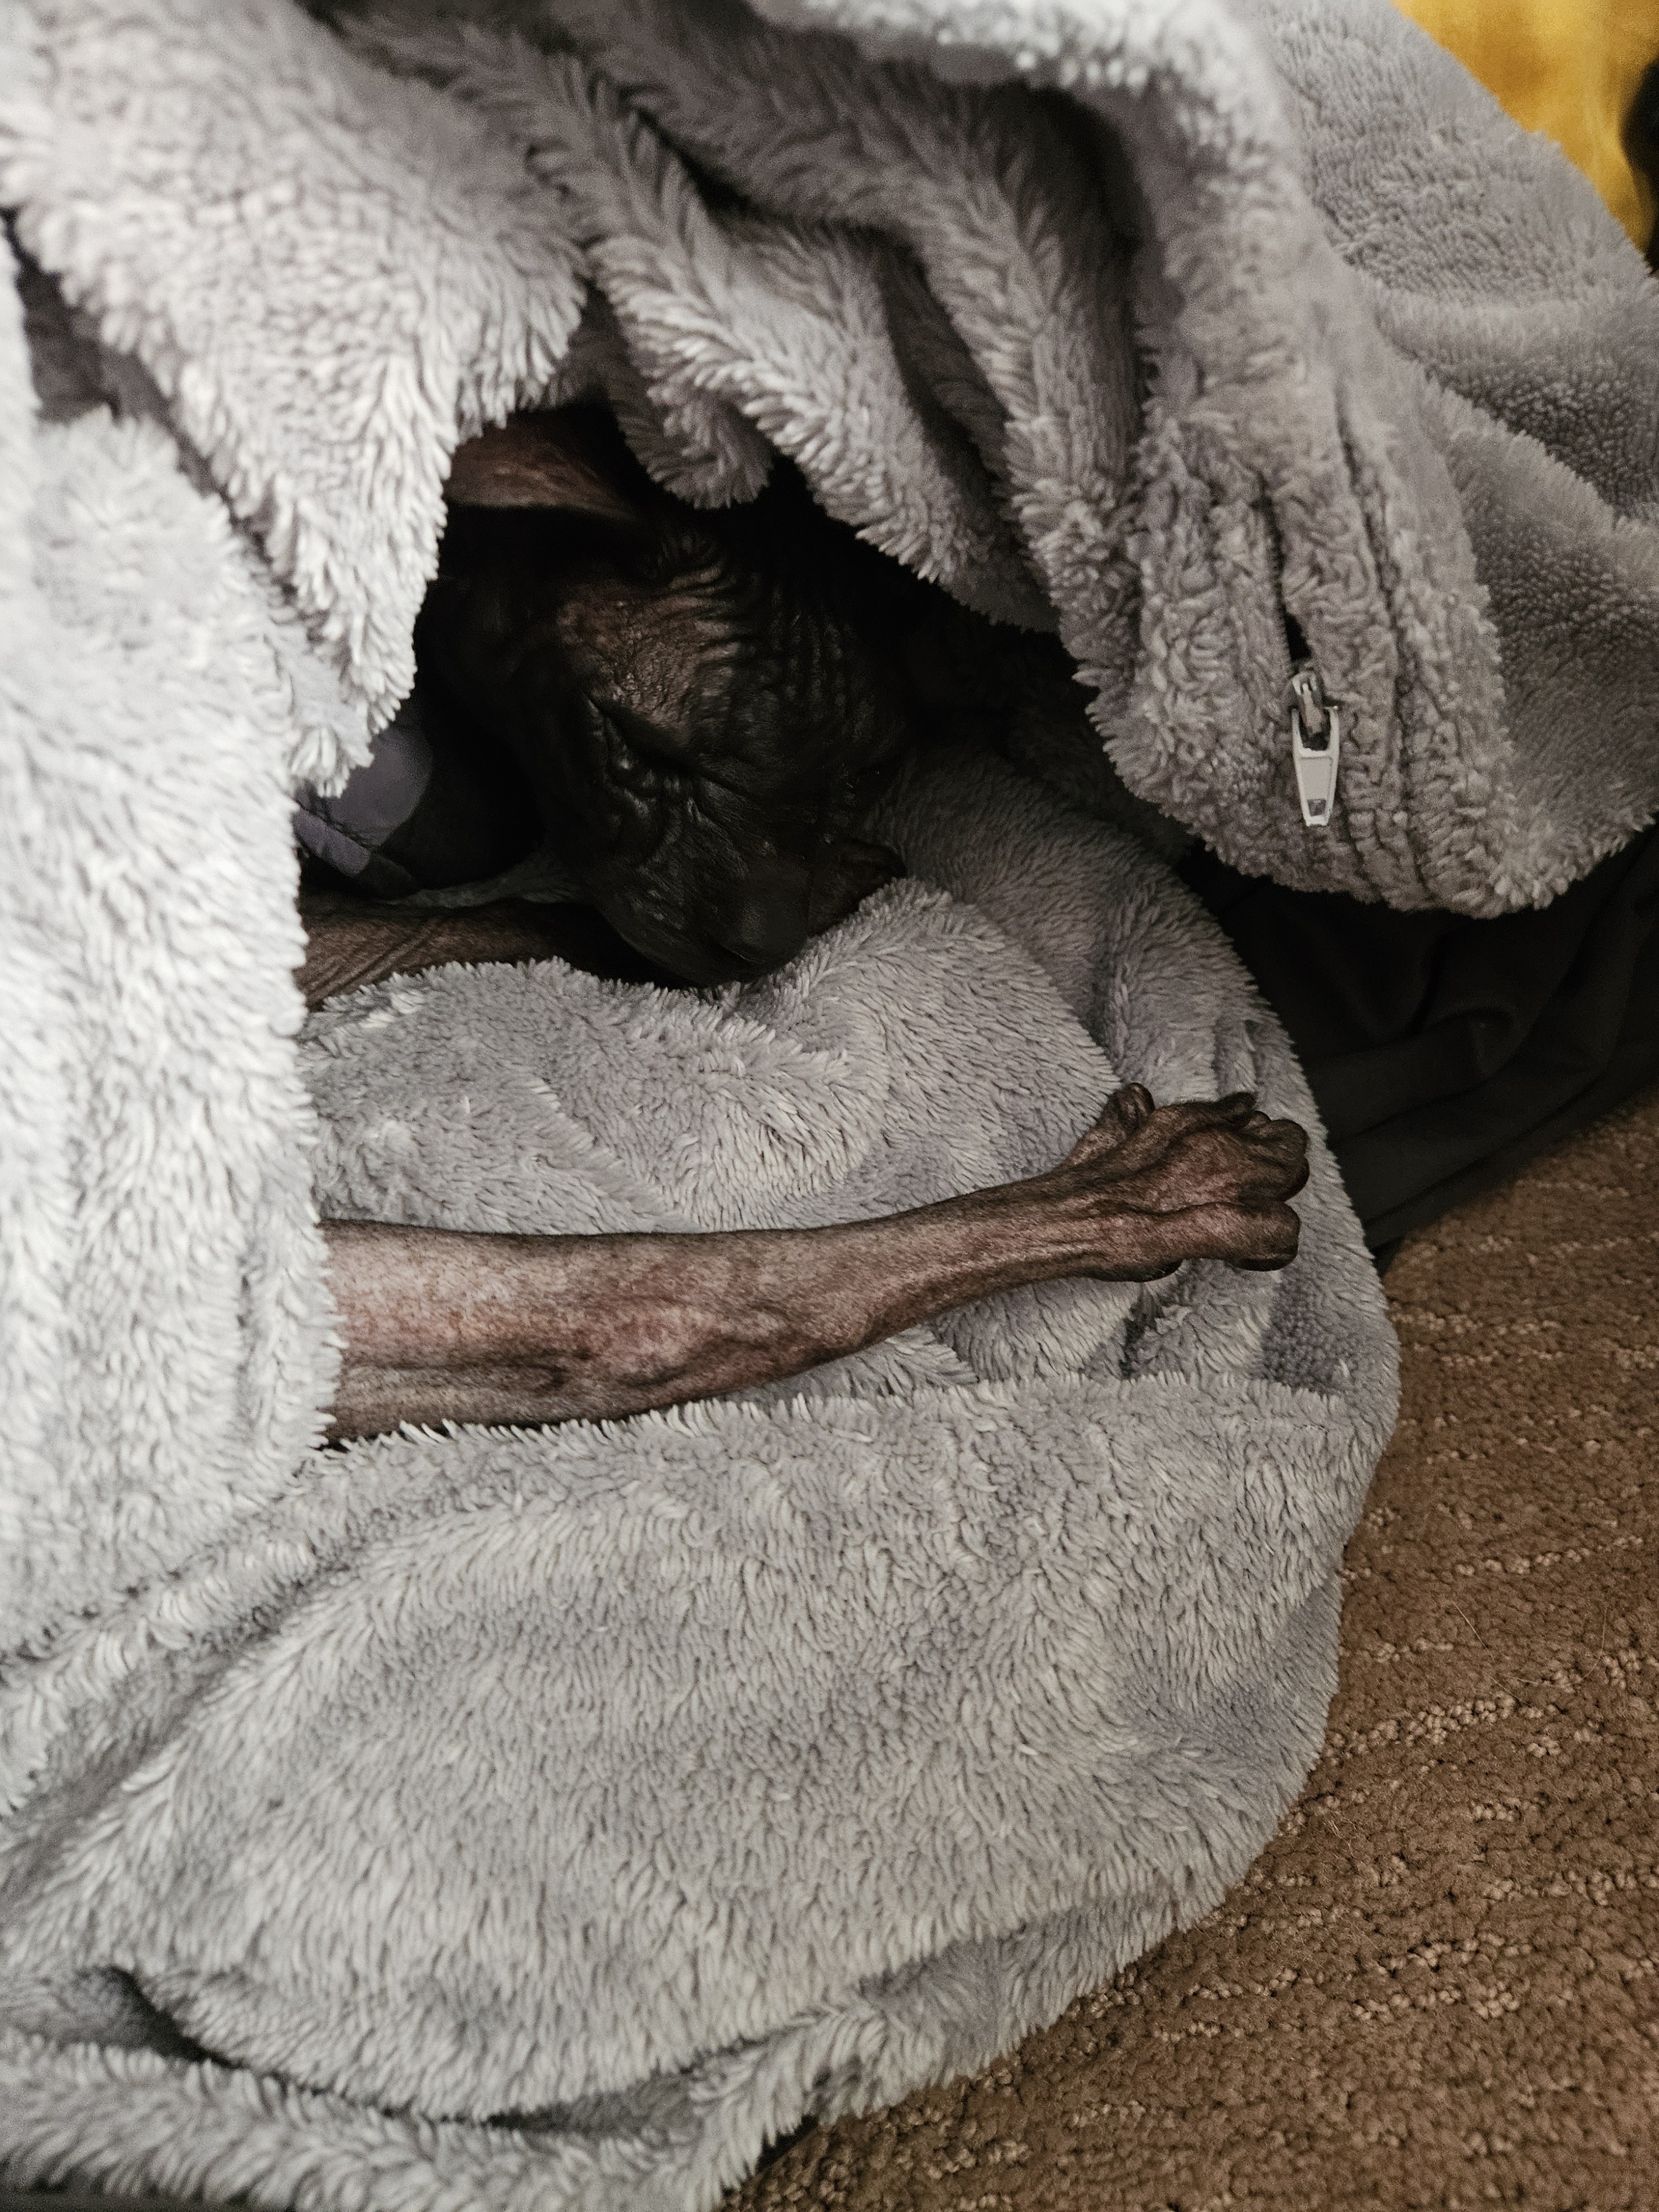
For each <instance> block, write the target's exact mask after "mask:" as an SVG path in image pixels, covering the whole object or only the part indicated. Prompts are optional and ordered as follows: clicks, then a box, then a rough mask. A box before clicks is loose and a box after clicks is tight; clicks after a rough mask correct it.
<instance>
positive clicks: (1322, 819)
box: [1291, 660, 1342, 829]
mask: <svg viewBox="0 0 1659 2212" xmlns="http://www.w3.org/2000/svg"><path fill="white" fill-rule="evenodd" d="M1341 759H1342V718H1341V715H1340V714H1339V713H1338V711H1337V709H1336V708H1334V706H1332V704H1331V702H1330V701H1329V700H1328V698H1327V697H1326V696H1325V687H1324V685H1323V684H1322V683H1321V682H1320V680H1319V671H1318V670H1317V669H1316V667H1315V666H1314V665H1313V663H1312V661H1311V660H1300V661H1298V662H1297V665H1296V666H1295V667H1294V668H1293V669H1292V670H1291V760H1292V761H1293V762H1294V763H1295V766H1296V788H1297V797H1298V798H1299V799H1301V801H1302V819H1303V820H1304V822H1305V823H1307V825H1308V827H1309V829H1328V828H1329V827H1330V820H1331V809H1332V808H1333V807H1334V805H1335V804H1336V772H1337V769H1338V768H1339V767H1340V764H1341Z"/></svg>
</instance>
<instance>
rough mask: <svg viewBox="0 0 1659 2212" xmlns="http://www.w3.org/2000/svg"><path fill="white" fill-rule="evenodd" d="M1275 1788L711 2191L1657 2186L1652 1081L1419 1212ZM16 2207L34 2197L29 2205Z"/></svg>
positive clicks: (908, 2206)
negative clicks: (1311, 1699)
mask: <svg viewBox="0 0 1659 2212" xmlns="http://www.w3.org/2000/svg"><path fill="white" fill-rule="evenodd" d="M1389 1310H1390V1311H1391V1313H1392V1314H1393V1316H1394V1319H1395V1325H1396V1326H1397V1328H1399V1331H1400V1336H1401V1382H1402V1385H1403V1392H1402V1401H1401V1417H1400V1427H1399V1430H1398V1431H1397V1432H1396V1434H1395V1438H1394V1441H1393V1443H1391V1444H1390V1445H1389V1449H1388V1451H1387V1452H1386V1453H1385V1454H1384V1455H1383V1464H1382V1465H1381V1467H1380V1468H1378V1469H1377V1474H1376V1483H1375V1484H1374V1486H1373V1487H1372V1491H1371V1495H1370V1500H1369V1502H1368V1504H1367V1506H1366V1510H1365V1513H1364V1517H1363V1518H1362V1520H1361V1522H1360V1524H1359V1526H1358V1528H1357V1529H1356V1530H1355V1531H1354V1534H1353V1536H1352V1539H1351V1540H1350V1542H1349V1545H1348V1550H1347V1554H1346V1559H1345V1561H1344V1578H1345V1582H1346V1589H1347V1597H1346V1602H1345V1604H1344V1607H1343V1619H1342V1664H1341V1684H1340V1688H1339V1690H1338V1692H1337V1696H1336V1701H1335V1703H1334V1705H1333V1707H1332V1709H1331V1718H1330V1726H1329V1729H1328V1734H1327V1737H1326V1744H1325V1750H1324V1753H1323V1755H1322V1758H1321V1759H1320V1761H1319V1764H1318V1765H1317V1766H1316V1768H1315V1769H1314V1771H1313V1773H1312V1774H1311V1775H1310V1777H1309V1780H1308V1785H1307V1788H1306V1790H1304V1793H1303V1796H1302V1797H1301V1799H1300V1800H1299V1802H1297V1805H1296V1806H1295V1807H1294V1808H1292V1810H1291V1813H1290V1814H1288V1815H1287V1816H1286V1818H1285V1821H1284V1823H1283V1825H1282V1826H1281V1827H1280V1829H1279V1833H1278V1834H1277V1835H1276V1836H1275V1837H1274V1838H1273V1843H1272V1844H1271V1845H1270V1846H1269V1848H1268V1850H1267V1851H1266V1852H1265V1853H1264V1854H1263V1856H1262V1857H1261V1859H1260V1860H1259V1861H1258V1862H1257V1863H1256V1864H1255V1866H1254V1867H1253V1868H1252V1869H1251V1870H1250V1872H1249V1875H1247V1876H1246V1878H1245V1880H1244V1881H1243V1882H1241V1883H1240V1884H1239V1885H1238V1887H1237V1888H1236V1889H1234V1890H1233V1891H1231V1893H1229V1895H1228V1896H1227V1897H1226V1898H1225V1899H1224V1900H1223V1902H1222V1904H1221V1905H1219V1906H1218V1908H1217V1910H1216V1911H1214V1912H1212V1914H1210V1916H1209V1917H1208V1918H1207V1919H1206V1920H1204V1921H1201V1922H1200V1923H1199V1925H1198V1926H1196V1927H1195V1928H1191V1929H1188V1930H1187V1931H1186V1932H1185V1933H1184V1934H1182V1935H1180V1936H1172V1937H1171V1938H1170V1941H1169V1942H1167V1943H1165V1944H1164V1945H1163V1946H1162V1947H1161V1948H1160V1949H1159V1950H1158V1952H1157V1953H1156V1954H1154V1955H1153V1956H1152V1957H1151V1958H1149V1959H1146V1960H1142V1961H1141V1962H1140V1963H1139V1965H1138V1966H1133V1967H1131V1968H1129V1969H1128V1970H1127V1972H1125V1973H1123V1974H1121V1975H1120V1976H1119V1977H1118V1978H1117V1979H1116V1980H1115V1982H1113V1983H1112V1984H1110V1985H1109V1986H1108V1987H1106V1988H1104V1989H1102V1990H1097V1991H1095V1992H1093V1993H1091V1995H1090V1996H1086V1997H1085V1998H1083V1999H1082V2000H1080V2001H1079V2002H1078V2003H1077V2004H1075V2005H1073V2007H1072V2008H1071V2009H1070V2010H1069V2011H1068V2012H1067V2013H1066V2015H1065V2017H1064V2018H1063V2019H1061V2020H1060V2021H1056V2022H1055V2024H1054V2027H1052V2028H1050V2029H1049V2030H1048V2031H1047V2032H1046V2033H1043V2034H1041V2035H1035V2036H1032V2037H1030V2038H1029V2039H1027V2040H1026V2042H1025V2043H1024V2045H1021V2047H1020V2049H1019V2050H1018V2051H1015V2052H1012V2053H1011V2054H1010V2055H1009V2056H1008V2057H1006V2058H1002V2059H1000V2060H999V2061H998V2062H997V2063H995V2064H994V2065H993V2066H990V2067H987V2068H986V2069H984V2070H983V2071H982V2072H981V2073H980V2074H978V2075H972V2076H969V2077H966V2078H964V2079H963V2080H960V2081H953V2082H951V2083H949V2084H948V2085H945V2086H941V2087H936V2088H928V2089H925V2090H922V2091H920V2092H918V2093H916V2094H915V2096H912V2097H908V2098H906V2099H905V2100H903V2102H902V2104H900V2105H898V2106H896V2107H895V2108H894V2109H892V2110H890V2111H887V2112H877V2113H872V2114H870V2115H869V2116H868V2117H867V2118H861V2119H850V2118H849V2119H846V2120H842V2121H841V2122H840V2123H838V2124H836V2126H835V2127H833V2128H823V2129H811V2130H808V2132H807V2133H806V2135H805V2136H804V2137H803V2138H802V2140H801V2141H800V2142H799V2143H798V2144H796V2145H795V2146H794V2147H793V2148H791V2149H790V2150H789V2151H788V2152H787V2153H786V2154H784V2155H782V2156H781V2157H780V2158H779V2159H777V2160H775V2162H774V2163H773V2164H772V2165H771V2166H769V2169H768V2170H767V2172H765V2173H763V2174H762V2175H761V2176H759V2177H758V2178H757V2179H756V2180H755V2181H753V2182H751V2183H750V2185H749V2186H748V2188H746V2189H745V2190H744V2192H743V2194H742V2195H741V2197H738V2198H736V2199H735V2200H734V2201H733V2203H732V2212H739V2208H741V2212H895V2208H896V2207H902V2208H903V2212H976V2209H977V2208H979V2207H981V2206H983V2205H985V2204H986V2203H992V2204H995V2205H996V2206H998V2207H999V2208H1000V2212H1001V2208H1006V2212H1147V2208H1148V2207H1153V2206H1155V2207H1158V2208H1159V2212H1163V2208H1165V2207H1170V2206H1176V2205H1178V2206H1180V2207H1182V2212H1185V2208H1187V2207H1189V2206H1190V2207H1193V2208H1197V2207H1200V2206H1203V2207H1208V2206H1212V2205H1214V2206H1231V2205H1249V2206H1252V2207H1255V2206H1257V2205H1271V2206H1272V2207H1273V2212H1362V2209H1363V2212H1425V2208H1426V2207H1429V2206H1432V2207H1434V2208H1435V2212H1477V2208H1484V2207H1486V2206H1490V2205H1495V2204H1503V2205H1512V2204H1515V2205H1528V2206H1531V2205H1540V2206H1549V2207H1551V2208H1552V2212H1553V2209H1554V2208H1565V2207H1567V2206H1579V2205H1583V2206H1593V2207H1594V2208H1595V2212H1649V2208H1650V2206H1652V2205H1653V2204H1654V2203H1659V2130H1656V2127H1655V2124H1654V2112H1655V2083H1654V2042H1655V2036H1656V2033H1659V2007H1656V2002H1655V1996H1656V1992H1655V1987H1654V1981H1655V1975H1654V1916H1655V1906H1656V1898H1659V1855H1656V1851H1655V1837H1654V1819H1653V1808H1654V1803H1655V1799H1656V1794H1659V1724H1656V1705H1659V1587H1656V1583H1655V1577H1654V1573H1653V1553H1654V1547H1655V1545H1656V1544H1659V1452H1656V1450H1655V1448H1654V1375H1655V1370H1656V1368H1659V1091H1648V1092H1647V1093H1646V1094H1645V1096H1644V1098H1643V1099H1641V1100H1640V1101H1639V1102H1636V1103H1632V1104H1629V1105H1627V1106H1626V1108H1625V1109H1623V1110H1622V1111H1620V1113H1619V1114H1618V1115H1616V1116H1614V1117H1613V1119H1612V1120H1611V1121H1607V1122H1604V1123H1603V1124H1602V1125H1601V1127H1598V1128H1595V1129H1592V1130H1587V1131H1584V1132H1582V1133H1580V1134H1579V1135H1577V1137H1575V1138H1574V1139H1573V1140H1572V1142H1571V1145H1570V1146H1565V1147H1564V1148H1563V1149H1562V1150H1560V1151H1559V1152H1553V1153H1552V1154H1551V1155H1550V1156H1549V1157H1548V1158H1546V1159H1540V1160H1535V1161H1534V1162H1533V1164H1531V1165H1530V1166H1529V1167H1528V1168H1527V1169H1526V1170H1524V1171H1523V1172H1522V1174H1521V1175H1520V1176H1519V1177H1518V1178H1517V1180H1516V1182H1514V1183H1513V1184H1512V1185H1511V1186H1510V1188H1508V1189H1506V1190H1503V1191H1497V1192H1492V1193H1490V1194H1487V1195H1486V1196H1485V1197H1483V1198H1480V1199H1478V1200H1474V1202H1473V1203H1471V1204H1469V1205H1468V1206H1462V1207H1460V1208H1459V1210H1458V1212H1456V1213H1455V1214H1454V1215H1452V1216H1450V1217H1449V1218H1447V1219H1446V1220H1444V1221H1443V1222H1439V1223H1437V1224H1436V1225H1435V1227H1434V1228H1433V1229H1432V1230H1430V1231H1422V1232H1419V1234H1417V1235H1415V1236H1413V1237H1410V1238H1409V1239H1408V1240H1407V1244H1406V1247H1405V1249H1404V1250H1403V1251H1402V1252H1401V1255H1400V1257H1399V1259H1398V1260H1397V1261H1395V1265H1394V1266H1393V1267H1391V1268H1390V1269H1389ZM40 2212H51V2208H50V2207H47V2206H45V2205H42V2206H41V2207H40Z"/></svg>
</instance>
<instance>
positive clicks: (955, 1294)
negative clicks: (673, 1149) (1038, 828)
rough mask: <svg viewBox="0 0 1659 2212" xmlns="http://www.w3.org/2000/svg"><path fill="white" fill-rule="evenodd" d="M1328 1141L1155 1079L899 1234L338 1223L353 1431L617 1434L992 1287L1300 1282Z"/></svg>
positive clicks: (910, 1220) (346, 1400)
mask: <svg viewBox="0 0 1659 2212" xmlns="http://www.w3.org/2000/svg"><path fill="white" fill-rule="evenodd" d="M1306 1161H1307V1139H1306V1138H1305V1136H1304V1133H1303V1132H1302V1131H1301V1130H1300V1129H1299V1128H1298V1127H1297V1126H1296V1124H1295V1123H1294V1122H1291V1121H1270V1120H1269V1119H1268V1118H1267V1115H1264V1114H1261V1113H1259V1112H1258V1111H1257V1110H1256V1108H1255V1101H1254V1100H1253V1099H1252V1098H1250V1097H1249V1096H1247V1095H1245V1094H1242V1093H1241V1094H1240V1095H1238V1096H1237V1097H1232V1098H1225V1099H1222V1100H1221V1101H1219V1102H1218V1103H1213V1104H1212V1103H1204V1104H1190V1105H1177V1106H1165V1107H1154V1106H1153V1104H1152V1099H1151V1097H1149V1095H1148V1094H1147V1093H1146V1091H1144V1090H1142V1089H1141V1088H1140V1087H1139V1085H1131V1086H1130V1087H1129V1088H1128V1089H1127V1090H1124V1091H1119V1092H1118V1093H1117V1094H1116V1096H1115V1098H1114V1099H1113V1100H1112V1101H1111V1102H1110V1103H1109V1105H1108V1107H1107V1109H1106V1111H1105V1112H1104V1113H1103V1115H1102V1116H1101V1118H1100V1120H1099V1121H1098V1122H1097V1124H1096V1125H1095V1127H1093V1128H1092V1129H1091V1131H1090V1132H1089V1133H1088V1134H1087V1135H1086V1136H1085V1137H1084V1139H1082V1141H1081V1142H1080V1143H1079V1145H1078V1146H1076V1147H1075V1148H1074V1149H1073V1152H1070V1153H1069V1154H1068V1155H1067V1157H1066V1158H1065V1159H1064V1160H1062V1161H1061V1162H1060V1164H1059V1165H1058V1166H1056V1167H1054V1168H1052V1169H1050V1170H1048V1171H1047V1172H1046V1173H1045V1174H1042V1175H1039V1176H1032V1177H1030V1178H1029V1179H1028V1180H1026V1181H1024V1182H1015V1183H1003V1184H1000V1185H997V1186H996V1187H994V1188H991V1189H988V1190H980V1191H974V1192H970V1193H969V1194H967V1195H965V1196H963V1197H961V1198H954V1199H948V1200H944V1201H943V1202H942V1203H940V1204H939V1205H935V1206H922V1207H920V1208H918V1209H917V1210H916V1211H915V1212H909V1213H902V1214H894V1215H890V1216H889V1217H888V1218H885V1219H883V1220H878V1221H868V1222H854V1223H848V1224H847V1225H843V1226H840V1227H835V1228H825V1229H805V1230H735V1231H720V1232H715V1233H712V1234H709V1235H706V1236H656V1235H647V1236H617V1237H513V1236H494V1235H471V1234H467V1233H465V1232H459V1231H447V1230H427V1229H409V1228H400V1227H395V1226H392V1225H383V1224H379V1223H372V1222H334V1223H331V1224H329V1225H327V1229H326V1235H327V1237H328V1243H329V1265H330V1273H331V1281H332V1285H333V1289H334V1293H335V1297H336V1299H337V1304H338V1305H339V1309H340V1312H341V1316H342V1320H343V1327H344V1334H345V1361H344V1367H343V1373H342V1376H341V1381H340V1388H339V1392H338V1395H337V1400H336V1403H335V1408H334V1425H335V1431H336V1433H337V1434H338V1435H340V1436H362V1435H368V1434H370V1433H373V1432H374V1431H379V1430H383V1429H389V1428H394V1427H396V1426H397V1425H398V1424H399V1423H400V1422H404V1421H415V1422H437V1421H443V1420H454V1421H492V1422H506V1423H513V1422H532V1423H535V1422H547V1421H563V1420H578V1419H580V1420H597V1419H615V1418H618V1417H620V1416H623V1415H625V1414H629V1413H642V1412H645V1411H647V1409H649V1408H651V1407H662V1406H672V1405H679V1404H683V1403H684V1402H686V1401H690V1400H692V1399H696V1398H707V1397H713V1396H717V1395H720V1394H721V1393H724V1392H726V1391H731V1390H737V1389H745V1388H749V1387H752V1386H753V1385H756V1384H758V1383H769V1382H775V1381H779V1380H781V1379H782V1378H784V1377H785V1376H791V1375H798V1374H800V1373H802V1372H803V1371H804V1370H806V1369H807V1368H809V1367H815V1366H817V1365H818V1364H820V1363H821V1362H823V1361H824V1360H827V1359H834V1358H840V1357H842V1356H843V1355H845V1354H846V1353H848V1352H858V1351H861V1350H863V1349H864V1348H865V1347H866V1346H869V1345H872V1344H876V1343H878V1342H880V1341H881V1340H882V1339H883V1338H884V1337H888V1336H891V1335H893V1334H896V1332H897V1331H898V1330H900V1329H902V1328H909V1327H910V1326H911V1325H912V1324H913V1323H915V1322H920V1321H925V1320H927V1319H930V1318H931V1317H932V1316H934V1315H935V1314H939V1313H943V1312H945V1311H946V1310H948V1309H950V1308H951V1307H953V1306H958V1305H963V1304H967V1303H968V1302H969V1300H971V1299H974V1298H979V1297H987V1296H988V1295H990V1294H991V1293H992V1292H994V1291H1006V1290H1012V1289H1015V1288H1017V1287H1018V1285H1022V1284H1024V1283H1037V1282H1045V1281H1048V1280H1052V1279H1056V1278H1059V1277H1061V1276H1074V1275H1085V1276H1094V1277H1097V1278H1103V1279H1108V1280H1115V1281H1130V1282H1134V1281H1144V1280H1146V1279H1149V1278H1151V1277H1152V1276H1156V1275H1159V1274H1163V1273H1167V1272H1168V1271H1169V1270H1170V1269H1171V1268H1172V1267H1176V1266H1178V1265H1179V1264H1180V1263H1181V1261H1183V1260H1186V1259H1194V1258H1216V1259H1222V1260H1227V1261H1231V1262H1232V1263H1233V1264H1234V1265H1235V1266H1238V1267H1269V1268H1271V1267H1285V1265H1287V1264H1288V1262H1289V1261H1291V1259H1293V1258H1294V1256H1295V1254H1296V1249H1297V1238H1298V1237H1299V1234H1300V1225H1299V1224H1298V1222H1297V1218H1296V1216H1295V1214H1294V1213H1293V1212H1291V1209H1290V1207H1289V1206H1288V1204H1287V1203H1286V1200H1289V1199H1290V1198H1291V1197H1292V1196H1294V1194H1295V1193H1296V1192H1297V1190H1299V1189H1300V1188H1301V1187H1302V1185H1303V1183H1304V1182H1305V1181H1306V1179H1307V1164H1306Z"/></svg>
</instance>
